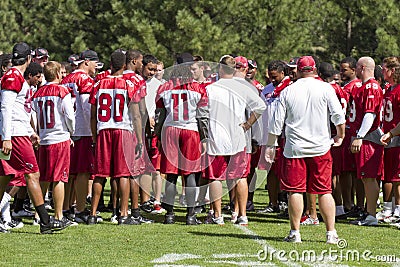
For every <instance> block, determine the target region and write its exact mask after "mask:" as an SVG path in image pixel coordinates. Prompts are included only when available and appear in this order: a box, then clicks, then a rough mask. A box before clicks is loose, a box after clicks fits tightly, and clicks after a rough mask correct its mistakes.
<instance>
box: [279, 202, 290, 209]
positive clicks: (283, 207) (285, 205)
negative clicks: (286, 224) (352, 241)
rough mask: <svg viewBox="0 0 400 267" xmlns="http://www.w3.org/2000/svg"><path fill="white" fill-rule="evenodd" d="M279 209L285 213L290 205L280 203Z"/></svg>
mask: <svg viewBox="0 0 400 267" xmlns="http://www.w3.org/2000/svg"><path fill="white" fill-rule="evenodd" d="M278 207H279V211H285V210H286V209H287V208H288V204H287V203H286V202H284V201H280V202H279V204H278Z"/></svg>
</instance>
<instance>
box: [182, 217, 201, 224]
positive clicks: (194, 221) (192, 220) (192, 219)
mask: <svg viewBox="0 0 400 267" xmlns="http://www.w3.org/2000/svg"><path fill="white" fill-rule="evenodd" d="M199 224H201V221H199V220H198V219H197V218H196V214H193V215H192V216H189V215H186V225H199Z"/></svg>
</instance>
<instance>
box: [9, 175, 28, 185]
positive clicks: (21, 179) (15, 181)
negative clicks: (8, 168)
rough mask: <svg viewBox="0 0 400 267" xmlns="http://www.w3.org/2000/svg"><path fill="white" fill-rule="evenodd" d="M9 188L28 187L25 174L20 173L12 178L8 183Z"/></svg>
mask: <svg viewBox="0 0 400 267" xmlns="http://www.w3.org/2000/svg"><path fill="white" fill-rule="evenodd" d="M8 186H19V187H22V186H26V180H25V175H24V174H23V173H18V174H16V175H14V176H13V177H11V180H10V182H9V183H8Z"/></svg>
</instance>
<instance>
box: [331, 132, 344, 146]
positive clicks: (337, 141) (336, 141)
mask: <svg viewBox="0 0 400 267" xmlns="http://www.w3.org/2000/svg"><path fill="white" fill-rule="evenodd" d="M342 143H343V138H342V137H339V136H337V135H336V136H335V137H333V144H332V146H341V145H342Z"/></svg>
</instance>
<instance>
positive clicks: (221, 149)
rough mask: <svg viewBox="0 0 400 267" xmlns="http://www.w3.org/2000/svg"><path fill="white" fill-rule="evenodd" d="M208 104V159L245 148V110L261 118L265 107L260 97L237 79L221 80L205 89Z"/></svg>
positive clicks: (232, 153)
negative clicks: (209, 156)
mask: <svg viewBox="0 0 400 267" xmlns="http://www.w3.org/2000/svg"><path fill="white" fill-rule="evenodd" d="M206 89H207V94H208V101H209V112H210V119H209V142H208V145H207V153H208V154H209V155H235V154H237V153H239V152H243V151H244V149H245V148H246V138H245V133H244V131H243V128H242V127H241V126H240V125H241V124H242V123H244V122H245V121H246V117H245V111H246V109H247V110H249V111H251V112H254V113H257V114H262V113H263V111H264V110H265V104H264V102H263V101H262V99H261V98H260V97H259V95H258V94H257V93H256V92H254V91H253V90H249V89H248V87H246V86H244V85H243V84H242V83H241V82H239V81H237V80H235V79H224V78H222V79H219V80H218V81H217V82H215V83H213V84H211V85H209V86H207V87H206Z"/></svg>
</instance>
